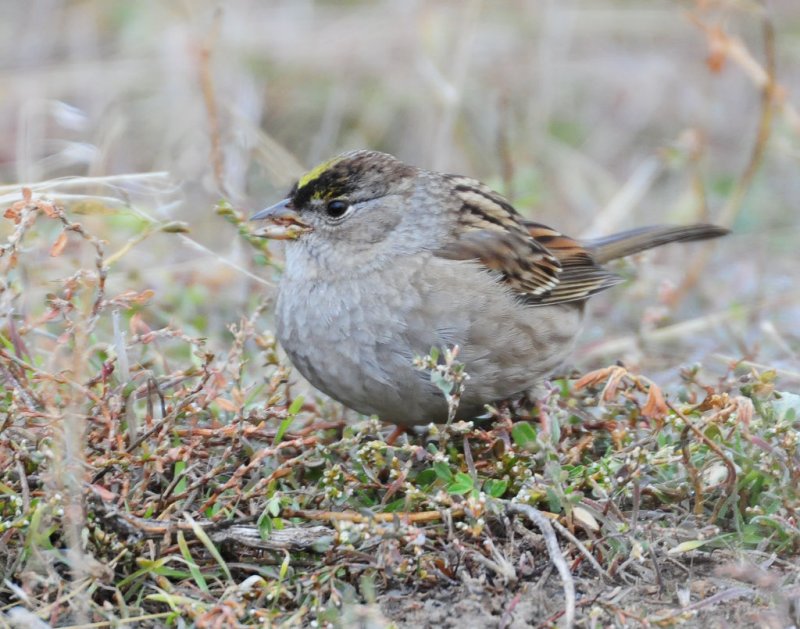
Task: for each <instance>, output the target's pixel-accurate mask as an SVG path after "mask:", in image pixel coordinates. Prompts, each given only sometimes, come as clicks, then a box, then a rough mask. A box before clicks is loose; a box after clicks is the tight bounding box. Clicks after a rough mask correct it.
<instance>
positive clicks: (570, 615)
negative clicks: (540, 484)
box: [505, 502, 575, 628]
mask: <svg viewBox="0 0 800 629" xmlns="http://www.w3.org/2000/svg"><path fill="white" fill-rule="evenodd" d="M505 507H506V512H507V513H509V514H513V515H523V516H525V517H526V518H528V519H529V520H530V521H531V522H532V523H533V524H535V525H536V526H537V527H538V529H539V531H540V532H541V533H542V537H544V542H545V545H546V546H547V552H548V553H549V554H550V561H551V562H552V563H553V565H554V566H555V567H556V570H558V574H559V575H560V576H561V582H562V583H563V586H564V607H565V609H564V622H565V623H566V626H567V628H570V627H572V626H573V625H574V624H575V581H574V580H573V579H572V574H570V571H569V566H568V565H567V562H566V561H565V560H564V556H563V555H562V554H561V548H560V547H559V545H558V540H557V539H556V532H555V530H554V529H553V526H552V525H551V524H550V520H548V519H547V518H546V517H545V515H544V514H543V513H542V512H541V511H539V510H538V509H535V508H534V507H531V506H530V505H522V504H515V503H512V502H505Z"/></svg>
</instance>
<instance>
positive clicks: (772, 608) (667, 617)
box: [378, 556, 800, 629]
mask: <svg viewBox="0 0 800 629" xmlns="http://www.w3.org/2000/svg"><path fill="white" fill-rule="evenodd" d="M660 569H661V575H660V576H661V581H662V584H661V586H660V587H659V585H657V584H654V583H644V582H640V583H625V582H623V581H621V580H620V582H619V583H610V584H605V583H604V582H603V581H602V580H601V579H599V578H596V579H593V578H590V576H589V575H587V576H586V577H583V578H577V577H576V578H575V587H576V598H577V604H576V614H575V616H576V625H575V626H577V627H650V626H659V627H671V626H682V627H703V628H705V629H717V628H720V629H721V628H728V627H764V628H772V627H775V628H779V627H780V628H783V627H792V626H796V624H797V622H798V616H800V614H799V613H798V611H799V610H798V607H797V603H798V602H800V599H798V596H800V591H792V592H787V591H783V590H781V589H780V588H779V587H777V584H778V583H780V582H783V581H785V577H787V576H790V577H791V578H792V580H793V579H794V578H796V576H797V575H796V570H792V569H789V570H780V569H776V568H772V569H771V570H770V571H769V572H765V571H763V570H761V569H760V568H758V567H756V566H755V565H752V564H750V565H739V564H733V563H731V559H730V558H724V557H720V558H719V559H716V558H714V557H712V556H703V557H695V558H694V559H693V561H691V562H690V563H679V562H677V561H673V560H669V563H668V564H667V567H666V568H665V567H664V566H663V565H662V566H661V568H660ZM732 572H733V573H735V574H736V576H737V577H738V578H731V576H723V575H724V574H725V573H728V574H730V573H732ZM792 573H794V574H792ZM462 581H463V582H462V583H459V584H454V585H453V586H452V587H448V588H444V589H435V590H430V591H416V592H412V591H409V592H400V591H391V592H387V593H386V594H384V595H383V596H382V597H380V598H379V601H378V602H379V604H380V608H381V611H382V612H383V614H384V616H385V618H386V619H388V620H390V621H393V622H394V623H395V624H396V626H397V627H399V628H406V627H407V628H412V627H413V628H428V627H430V628H436V629H448V628H458V629H466V628H472V627H488V628H495V627H497V628H503V629H522V628H524V627H551V626H565V625H564V618H563V611H564V592H563V589H562V584H561V581H560V579H559V577H558V575H557V574H555V573H554V571H552V570H551V569H549V568H548V569H545V570H544V571H542V573H541V574H539V575H531V576H530V577H527V578H526V579H525V580H524V581H520V582H519V583H517V584H515V585H508V586H503V585H499V584H490V583H488V582H487V581H486V580H483V579H472V578H466V579H462ZM746 581H751V582H750V583H748V582H746ZM792 590H798V588H796V587H794V588H792ZM787 594H793V596H794V601H792V596H789V595H787Z"/></svg>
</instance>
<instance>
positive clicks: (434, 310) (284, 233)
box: [251, 150, 729, 428]
mask: <svg viewBox="0 0 800 629" xmlns="http://www.w3.org/2000/svg"><path fill="white" fill-rule="evenodd" d="M251 220H254V221H264V222H265V223H264V224H263V226H262V227H261V228H260V229H255V230H254V232H253V233H254V234H255V235H257V236H261V237H264V238H271V239H276V240H284V241H286V247H285V262H284V268H283V273H282V276H281V278H280V281H279V283H278V295H277V300H276V307H275V320H276V336H277V339H278V341H279V342H280V344H281V346H282V347H283V349H284V351H285V352H286V354H287V356H288V357H289V359H290V360H291V362H292V364H293V365H294V367H295V368H296V369H297V370H298V371H299V372H300V373H301V374H302V375H303V376H304V377H305V378H306V379H307V380H308V381H309V382H310V383H311V384H312V385H313V386H314V387H316V388H317V389H318V390H320V391H322V392H323V393H325V394H327V395H328V396H330V397H331V398H333V399H335V400H337V401H339V402H341V403H342V404H344V405H345V406H347V407H349V408H351V409H353V410H355V411H357V412H359V413H362V414H365V415H377V416H378V417H379V418H380V419H381V420H383V421H385V422H388V423H392V424H395V425H396V426H398V427H405V428H408V427H413V426H419V425H425V424H430V423H445V422H447V421H448V420H452V419H453V418H454V416H453V414H452V413H451V412H450V410H451V409H450V407H449V406H448V403H447V401H446V399H445V396H444V395H443V394H442V392H441V390H440V389H439V388H438V387H437V386H435V384H433V383H432V381H431V377H430V373H426V372H425V371H421V370H420V369H419V368H418V365H417V366H415V363H414V361H415V358H418V357H420V356H426V355H428V354H429V353H430V352H431V350H432V348H437V349H446V348H454V347H458V352H459V354H458V360H459V361H460V362H461V363H462V364H463V365H464V370H465V371H466V373H467V374H468V376H469V380H467V381H466V383H465V385H464V388H463V391H462V392H461V397H460V401H459V404H458V408H457V412H456V413H455V418H456V419H459V420H461V419H464V420H467V419H471V418H475V417H477V416H480V415H481V414H483V413H485V409H486V405H487V404H493V403H496V402H499V401H503V400H509V399H514V398H515V397H517V396H521V395H522V394H525V393H526V392H528V391H530V390H532V389H533V388H534V387H536V386H537V385H538V383H540V382H541V381H542V380H543V379H544V378H546V377H547V376H548V375H551V374H552V373H553V372H554V371H555V370H557V369H558V368H559V367H561V366H562V365H563V363H564V362H565V361H566V360H567V359H568V357H569V355H570V352H571V351H572V349H573V347H574V344H575V341H576V338H577V336H578V335H579V333H580V331H581V328H582V324H583V321H584V317H585V311H586V307H585V306H586V302H587V300H588V299H589V298H590V297H591V296H592V295H595V294H597V293H599V292H601V291H604V290H606V289H609V288H611V287H613V286H615V285H616V284H619V283H620V282H621V281H623V280H622V278H621V277H620V276H618V275H617V274H615V273H613V272H612V271H610V270H609V269H607V268H606V267H605V266H604V264H605V263H607V262H609V261H611V260H614V259H617V258H623V257H625V256H629V255H632V254H635V253H638V252H640V251H644V250H646V249H651V248H653V247H658V246H661V245H664V244H667V243H671V242H679V241H684V242H685V241H696V240H705V239H709V238H716V237H719V236H723V235H725V234H726V233H728V231H729V230H727V229H725V228H723V227H719V226H716V225H710V224H695V225H683V226H651V227H643V228H638V229H632V230H629V231H624V232H622V233H617V234H614V235H611V236H607V237H603V238H599V239H594V240H584V241H580V240H577V239H574V238H570V237H569V236H567V235H565V234H563V233H561V232H559V231H557V230H555V229H552V228H550V227H548V226H546V225H543V224H541V223H538V222H534V221H531V220H528V219H527V218H524V217H523V216H522V215H521V214H520V213H519V212H517V210H516V209H515V208H514V207H513V206H512V204H511V203H510V202H509V201H508V200H507V199H506V198H504V197H503V196H502V195H501V194H499V193H498V192H496V191H494V190H493V189H491V188H490V187H489V186H487V185H485V184H483V183H481V182H480V181H478V180H476V179H472V178H470V177H465V176H462V175H453V174H446V173H440V172H435V171H432V170H426V169H423V168H419V167H416V166H412V165H409V164H406V163H404V162H402V161H400V160H399V159H397V158H395V157H394V156H392V155H389V154H387V153H381V152H377V151H372V150H356V151H350V152H346V153H343V154H341V155H338V156H336V157H334V158H332V159H329V160H327V161H325V162H323V163H321V164H320V165H318V166H316V167H315V168H313V169H312V170H310V171H309V172H308V173H306V174H305V175H303V176H302V177H300V178H299V179H298V180H297V182H296V183H295V184H294V186H293V187H292V188H291V190H290V192H289V194H288V195H287V196H286V198H284V199H283V200H281V201H279V202H278V203H276V204H274V205H272V206H270V207H267V208H266V209H263V210H261V211H259V212H257V213H255V214H254V215H253V216H252V217H251Z"/></svg>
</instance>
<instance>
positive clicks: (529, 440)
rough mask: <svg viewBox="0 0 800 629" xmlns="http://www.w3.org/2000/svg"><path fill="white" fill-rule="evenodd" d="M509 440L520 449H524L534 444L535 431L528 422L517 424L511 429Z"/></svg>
mask: <svg viewBox="0 0 800 629" xmlns="http://www.w3.org/2000/svg"><path fill="white" fill-rule="evenodd" d="M511 438H512V439H514V443H516V444H517V445H518V446H519V447H520V448H526V447H528V446H529V445H533V444H535V443H536V431H535V430H534V429H533V426H532V425H531V424H529V423H528V422H518V423H516V424H514V427H513V428H512V429H511Z"/></svg>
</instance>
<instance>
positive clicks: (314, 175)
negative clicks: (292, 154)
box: [297, 157, 342, 189]
mask: <svg viewBox="0 0 800 629" xmlns="http://www.w3.org/2000/svg"><path fill="white" fill-rule="evenodd" d="M341 159H342V158H341V157H334V158H333V159H329V160H328V161H327V162H322V163H321V164H320V165H319V166H314V168H312V169H311V170H309V171H308V172H307V173H306V174H305V175H303V176H302V177H300V179H299V180H298V182H297V187H298V189H299V188H304V187H306V186H307V185H308V184H310V183H311V182H313V181H314V180H315V179H319V177H320V176H321V175H322V174H323V173H324V172H325V171H326V170H328V169H329V168H330V167H331V166H333V165H334V164H336V163H337V162H339V161H341Z"/></svg>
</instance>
